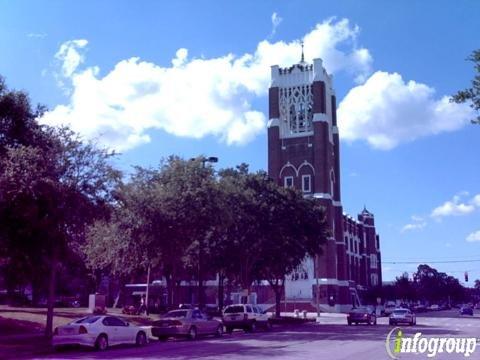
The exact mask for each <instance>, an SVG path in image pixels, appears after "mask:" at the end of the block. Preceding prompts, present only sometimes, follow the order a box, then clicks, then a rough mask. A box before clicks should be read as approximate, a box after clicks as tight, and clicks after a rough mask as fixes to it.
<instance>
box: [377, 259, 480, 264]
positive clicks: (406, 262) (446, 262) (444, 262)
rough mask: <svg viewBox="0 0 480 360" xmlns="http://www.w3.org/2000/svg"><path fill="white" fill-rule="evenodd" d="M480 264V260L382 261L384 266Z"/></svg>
mask: <svg viewBox="0 0 480 360" xmlns="http://www.w3.org/2000/svg"><path fill="white" fill-rule="evenodd" d="M470 262H480V259H474V260H443V261H382V264H392V265H396V264H419V263H422V264H458V263H470Z"/></svg>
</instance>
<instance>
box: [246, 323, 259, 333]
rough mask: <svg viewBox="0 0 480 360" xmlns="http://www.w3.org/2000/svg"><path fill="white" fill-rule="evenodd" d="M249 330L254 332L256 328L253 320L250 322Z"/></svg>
mask: <svg viewBox="0 0 480 360" xmlns="http://www.w3.org/2000/svg"><path fill="white" fill-rule="evenodd" d="M248 330H249V331H250V332H255V331H256V330H257V323H256V322H255V321H253V322H252V323H251V324H250V327H249V329H248Z"/></svg>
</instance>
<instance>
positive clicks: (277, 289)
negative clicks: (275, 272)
mask: <svg viewBox="0 0 480 360" xmlns="http://www.w3.org/2000/svg"><path fill="white" fill-rule="evenodd" d="M273 291H274V292H275V317H277V318H279V317H280V307H281V301H282V287H281V286H278V285H277V286H275V287H274V288H273Z"/></svg>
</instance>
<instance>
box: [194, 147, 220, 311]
mask: <svg viewBox="0 0 480 360" xmlns="http://www.w3.org/2000/svg"><path fill="white" fill-rule="evenodd" d="M190 160H191V161H197V160H199V161H201V162H202V169H205V164H206V163H207V162H208V163H217V162H218V157H216V156H209V157H206V156H201V157H199V158H192V159H190ZM198 240H199V245H198V296H197V297H198V299H197V300H198V305H199V307H200V308H202V307H203V305H204V304H203V295H204V294H203V271H202V270H203V269H202V260H203V240H202V239H198Z"/></svg>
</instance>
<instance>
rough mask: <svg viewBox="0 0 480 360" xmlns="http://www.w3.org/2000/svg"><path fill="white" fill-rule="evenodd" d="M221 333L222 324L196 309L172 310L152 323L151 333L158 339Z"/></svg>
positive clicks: (190, 337)
mask: <svg viewBox="0 0 480 360" xmlns="http://www.w3.org/2000/svg"><path fill="white" fill-rule="evenodd" d="M222 334H223V324H222V323H221V322H220V321H218V320H215V319H213V318H211V317H210V316H207V315H206V314H205V313H203V312H201V311H200V310H198V309H180V310H172V311H169V312H168V313H166V314H165V315H163V316H162V317H161V318H160V319H159V320H156V321H154V322H153V323H152V335H153V336H155V337H157V338H158V339H159V340H166V339H167V338H169V337H187V338H189V339H190V340H195V339H196V338H197V336H199V335H216V336H218V337H220V336H222Z"/></svg>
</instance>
